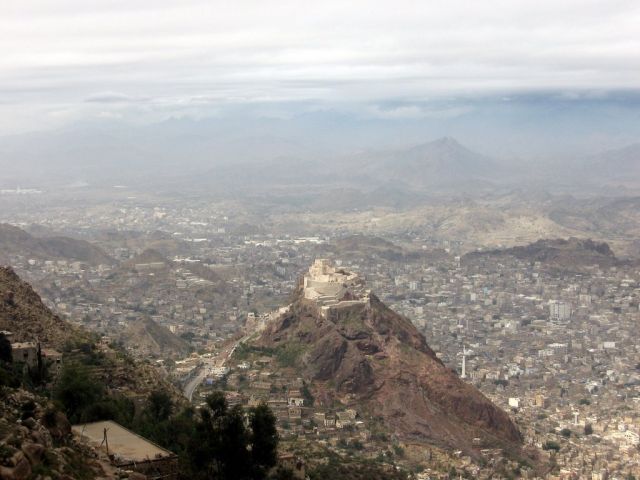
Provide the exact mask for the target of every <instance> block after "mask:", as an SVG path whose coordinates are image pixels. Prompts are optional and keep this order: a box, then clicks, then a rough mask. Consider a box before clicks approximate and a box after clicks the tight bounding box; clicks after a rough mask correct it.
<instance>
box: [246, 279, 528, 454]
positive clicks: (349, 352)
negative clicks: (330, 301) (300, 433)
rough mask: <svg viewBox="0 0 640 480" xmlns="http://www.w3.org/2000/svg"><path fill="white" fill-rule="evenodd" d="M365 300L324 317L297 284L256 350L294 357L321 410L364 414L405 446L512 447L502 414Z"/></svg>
mask: <svg viewBox="0 0 640 480" xmlns="http://www.w3.org/2000/svg"><path fill="white" fill-rule="evenodd" d="M369 299H370V300H369V302H368V303H367V304H365V305H354V306H352V307H346V308H340V309H336V310H334V311H333V312H332V313H331V314H330V315H323V314H322V313H321V309H320V308H319V307H318V305H317V304H316V302H315V301H313V300H307V299H305V298H304V294H303V288H302V286H301V287H300V288H299V290H298V292H296V295H295V298H294V301H293V303H292V305H291V308H290V309H289V311H288V312H287V313H285V314H283V315H281V316H280V317H279V318H278V319H276V320H275V321H273V322H272V323H271V324H269V325H268V326H267V329H266V330H265V331H264V332H263V334H262V335H261V337H260V338H259V339H258V340H257V345H258V346H262V347H269V348H275V349H278V348H287V349H289V350H290V351H297V352H299V358H298V362H297V364H298V365H299V369H300V374H301V375H303V376H304V378H306V379H307V380H308V381H309V382H310V384H311V385H312V388H313V389H314V391H315V393H316V396H317V400H318V402H319V404H320V405H327V406H331V405H332V404H334V402H335V401H338V402H340V403H342V404H344V405H353V406H355V407H356V408H357V409H358V410H359V411H368V412H371V414H372V415H375V416H376V417H379V418H380V419H381V420H382V421H383V422H384V423H385V424H386V426H387V427H388V429H389V430H390V432H391V433H393V434H395V435H397V436H398V437H399V438H402V439H403V440H405V441H415V442H419V443H425V444H434V445H438V446H441V447H445V448H451V449H460V450H464V451H467V452H470V453H471V452H473V451H474V445H473V439H474V438H479V439H480V442H481V444H482V445H485V446H502V447H504V448H507V449H518V448H519V445H520V442H521V435H520V433H519V432H518V430H517V429H516V427H515V426H514V424H513V423H512V422H511V420H510V419H509V417H508V415H507V414H506V413H505V412H503V411H502V410H500V409H499V408H497V407H496V406H495V405H493V404H492V403H491V402H490V401H489V400H488V399H487V398H486V397H484V396H483V395H482V394H481V393H480V392H479V391H478V390H476V389H475V388H474V387H472V386H471V385H469V384H467V383H465V382H463V381H462V380H460V378H459V377H458V376H457V374H456V373H454V372H452V371H451V370H450V369H448V368H447V367H445V366H444V365H443V364H442V362H440V360H439V359H438V358H437V357H436V356H435V354H434V352H433V351H432V350H431V349H430V348H429V346H428V345H427V343H426V341H425V338H424V337H423V336H422V335H421V334H420V333H419V332H418V331H417V330H416V328H415V327H414V326H413V324H412V323H411V322H410V321H409V320H408V319H407V318H405V317H402V316H401V315H399V314H397V313H395V312H393V311H392V310H390V309H389V308H388V307H386V306H385V305H384V304H383V303H382V302H381V301H380V300H379V299H378V298H377V297H375V295H373V294H370V296H369Z"/></svg>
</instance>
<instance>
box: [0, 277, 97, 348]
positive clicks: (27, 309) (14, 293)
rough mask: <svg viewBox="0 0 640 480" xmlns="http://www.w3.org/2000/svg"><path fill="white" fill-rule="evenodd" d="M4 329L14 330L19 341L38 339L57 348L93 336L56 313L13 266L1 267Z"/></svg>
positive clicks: (0, 312) (0, 304) (0, 306)
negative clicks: (72, 340)
mask: <svg viewBox="0 0 640 480" xmlns="http://www.w3.org/2000/svg"><path fill="white" fill-rule="evenodd" d="M0 330H8V331H10V332H11V333H13V336H14V340H15V341H23V342H30V341H35V340H37V341H40V342H42V343H44V344H47V345H49V346H51V347H53V348H62V347H63V346H64V345H65V343H67V342H68V341H70V340H71V339H73V338H84V339H86V338H88V336H89V335H88V334H87V333H86V332H83V331H81V330H79V329H76V328H74V327H73V326H72V325H70V324H69V323H67V322H65V321H64V320H62V319H61V318H60V317H58V316H57V315H54V314H53V313H52V312H51V310H49V309H48V308H47V307H46V306H45V305H44V304H43V303H42V300H41V299H40V296H39V295H38V294H37V293H36V292H35V291H34V290H33V288H32V287H31V285H29V284H28V283H26V282H24V281H22V280H21V279H20V277H19V276H18V275H17V274H16V273H15V272H14V271H13V270H12V269H11V268H9V267H0Z"/></svg>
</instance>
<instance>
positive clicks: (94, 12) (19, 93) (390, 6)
mask: <svg viewBox="0 0 640 480" xmlns="http://www.w3.org/2000/svg"><path fill="white" fill-rule="evenodd" d="M98 3H99V5H98V4H96V2H86V1H83V0H58V1H56V2H54V3H52V2H49V1H48V0H24V1H22V2H0V46H1V48H2V49H3V55H2V56H0V102H2V101H4V98H3V97H8V98H10V99H11V101H12V102H13V103H14V104H18V105H20V106H21V107H24V108H25V109H26V110H28V109H29V108H32V109H34V110H35V109H36V108H40V106H42V105H46V104H50V105H53V104H55V105H60V104H63V105H65V106H68V107H69V108H74V106H75V108H77V109H78V111H79V112H81V111H82V110H83V107H82V104H85V105H86V104H94V103H95V104H102V105H113V107H114V108H121V107H122V106H124V105H128V104H136V103H145V102H146V103H149V104H152V105H153V106H155V107H157V108H158V109H159V110H160V109H161V110H162V111H163V112H164V113H166V111H167V109H171V108H172V107H173V108H174V109H175V110H176V111H177V112H179V111H182V110H183V109H184V108H185V105H188V104H189V105H190V106H189V108H193V105H194V102H193V101H192V100H191V99H207V101H203V102H201V108H202V112H201V113H206V109H207V108H211V109H216V108H218V106H219V105H220V104H222V105H224V104H230V103H252V102H253V103H260V102H263V103H264V102H266V103H268V102H271V103H276V102H315V103H317V104H322V103H324V104H334V103H336V104H337V103H345V102H360V103H362V104H375V105H383V104H384V103H385V102H389V101H394V100H397V99H402V101H403V102H405V103H406V105H403V106H398V107H397V108H395V109H390V110H389V109H387V110H385V109H384V108H381V109H380V110H379V111H377V112H375V111H372V114H373V115H379V116H383V117H388V118H391V117H394V116H396V117H407V118H409V117H422V116H425V115H427V116H429V115H431V116H433V115H445V116H447V115H454V116H455V115H459V114H460V113H458V112H457V111H456V108H458V107H452V108H453V109H451V110H447V109H445V110H443V111H438V110H437V109H436V110H429V109H428V108H427V109H425V108H424V107H423V106H411V105H419V104H420V102H422V101H423V100H424V99H425V98H438V97H446V96H474V95H476V96H486V95H498V94H499V95H502V96H505V97H508V96H512V95H517V94H519V93H522V92H527V91H549V90H555V91H558V92H565V95H567V96H570V95H576V96H578V97H580V96H583V95H584V94H583V93H581V92H584V91H591V92H595V91H609V90H619V89H627V90H636V89H640V76H638V75H637V71H638V69H640V36H638V35H637V25H638V24H640V3H639V2H637V1H635V0H610V1H607V2H602V1H597V0H563V1H562V2H558V1H557V0H528V1H524V0H523V1H518V2H514V1H511V0H487V1H484V2H469V1H467V0H451V1H448V2H428V1H427V2H424V1H415V0H394V1H393V2H391V1H390V0H384V1H379V2H370V1H368V0H353V1H350V2H344V1H338V0H326V1H323V2H310V1H307V0H295V1H294V0H282V1H278V2H264V1H262V0H239V1H238V2H231V1H230V0H215V1H205V0H184V1H182V2H172V1H169V0H153V1H152V0H127V1H125V0H105V1H104V2H98ZM54 4H55V5H54ZM96 92H98V93H96ZM122 92H126V93H122ZM160 107H161V108H160ZM120 113H123V114H124V112H120ZM3 123H7V124H10V123H12V122H10V121H8V120H7V121H6V122H3V119H0V124H3Z"/></svg>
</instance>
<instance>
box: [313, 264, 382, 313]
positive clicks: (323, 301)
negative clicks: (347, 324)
mask: <svg viewBox="0 0 640 480" xmlns="http://www.w3.org/2000/svg"><path fill="white" fill-rule="evenodd" d="M303 287H304V298H306V299H307V300H313V301H315V302H316V304H317V305H318V307H319V308H320V313H321V314H322V316H323V317H325V318H327V317H328V316H329V314H330V313H331V312H332V311H334V310H339V309H342V308H345V307H353V306H357V305H362V306H368V305H369V304H370V298H369V293H370V291H369V290H365V283H364V280H363V279H362V278H361V277H360V276H359V275H358V274H357V273H353V272H348V271H346V270H343V269H338V268H335V267H333V266H332V265H331V264H330V263H329V261H328V260H326V259H317V260H316V261H315V262H314V263H313V265H311V267H309V272H308V273H307V274H305V275H304V284H303Z"/></svg>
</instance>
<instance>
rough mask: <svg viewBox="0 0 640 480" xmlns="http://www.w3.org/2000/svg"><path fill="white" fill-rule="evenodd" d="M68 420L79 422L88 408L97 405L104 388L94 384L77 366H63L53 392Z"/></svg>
mask: <svg viewBox="0 0 640 480" xmlns="http://www.w3.org/2000/svg"><path fill="white" fill-rule="evenodd" d="M53 396H54V398H55V399H56V400H57V401H58V402H60V403H61V404H62V406H63V408H64V410H65V413H66V414H67V417H69V420H70V421H71V422H72V423H74V422H79V421H81V420H83V418H82V414H83V412H84V411H85V409H87V408H88V407H89V406H91V405H93V404H95V403H98V402H99V401H101V400H102V398H103V396H104V387H103V386H102V385H101V384H99V383H97V382H95V381H94V380H93V379H92V378H91V377H90V376H89V374H88V372H87V370H86V369H85V368H83V367H81V366H79V365H75V364H68V365H65V366H64V368H63V369H62V372H61V373H60V377H59V379H58V383H57V385H56V387H55V390H54V392H53Z"/></svg>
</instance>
